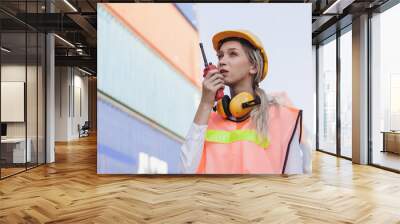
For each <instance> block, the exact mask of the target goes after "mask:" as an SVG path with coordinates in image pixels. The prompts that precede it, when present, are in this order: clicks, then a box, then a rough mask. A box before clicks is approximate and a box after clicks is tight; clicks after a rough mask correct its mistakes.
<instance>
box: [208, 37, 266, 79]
mask: <svg viewBox="0 0 400 224" xmlns="http://www.w3.org/2000/svg"><path fill="white" fill-rule="evenodd" d="M230 37H238V38H242V39H245V40H247V41H248V42H249V43H250V44H251V45H253V47H255V48H256V49H259V50H260V51H261V56H262V57H263V60H264V69H263V73H262V76H261V81H262V80H263V79H264V78H265V77H266V76H267V72H268V58H267V54H266V53H265V50H264V47H263V45H262V43H261V41H260V40H259V39H258V38H257V37H256V36H255V35H254V34H252V33H250V32H249V31H247V30H226V31H222V32H219V33H216V34H214V36H213V38H212V42H213V47H214V50H216V51H218V49H219V47H220V46H219V43H220V41H221V40H223V39H226V38H230Z"/></svg>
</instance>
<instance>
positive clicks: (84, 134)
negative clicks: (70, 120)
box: [78, 121, 90, 138]
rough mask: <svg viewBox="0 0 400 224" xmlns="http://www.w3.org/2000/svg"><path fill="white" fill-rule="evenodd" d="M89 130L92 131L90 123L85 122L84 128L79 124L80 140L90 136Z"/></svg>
mask: <svg viewBox="0 0 400 224" xmlns="http://www.w3.org/2000/svg"><path fill="white" fill-rule="evenodd" d="M89 129H90V125H89V121H85V123H84V124H83V125H82V127H80V125H79V124H78V131H79V138H80V137H87V136H89Z"/></svg>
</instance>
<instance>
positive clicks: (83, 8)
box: [0, 0, 388, 73]
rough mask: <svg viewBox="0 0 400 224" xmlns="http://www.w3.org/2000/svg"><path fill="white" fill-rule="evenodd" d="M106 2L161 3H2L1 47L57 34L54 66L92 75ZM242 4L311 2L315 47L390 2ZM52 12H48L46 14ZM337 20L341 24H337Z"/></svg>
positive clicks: (18, 47)
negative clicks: (98, 6)
mask: <svg viewBox="0 0 400 224" xmlns="http://www.w3.org/2000/svg"><path fill="white" fill-rule="evenodd" d="M105 2H161V1H139V0H136V1H134V0H131V1H117V0H47V5H46V1H45V0H27V1H26V0H23V1H22V0H1V2H0V25H1V30H2V33H3V34H2V46H6V45H7V44H8V46H7V47H8V48H10V47H11V48H13V50H14V54H15V55H18V54H21V55H23V54H24V53H25V52H24V51H25V48H24V46H25V41H27V43H28V45H27V46H28V48H27V50H26V51H27V52H28V54H30V53H31V52H32V53H34V52H35V49H37V48H36V46H39V49H41V48H42V47H43V46H42V44H39V45H38V43H36V42H37V41H36V39H33V40H31V39H32V38H34V35H28V40H25V35H24V34H25V30H28V32H37V31H39V32H54V33H56V34H57V35H58V37H56V38H55V48H56V49H55V53H56V65H60V66H61V65H68V66H80V67H82V68H85V69H87V70H90V71H92V72H93V73H96V64H97V62H96V57H97V34H96V33H97V32H96V30H97V17H96V4H97V3H105ZM179 2H180V3H181V2H185V1H179ZM188 2H190V1H188ZM203 2H207V1H203ZM208 2H212V1H208ZM240 2H269V3H312V21H311V22H312V37H313V44H317V43H319V42H321V41H322V40H324V39H326V38H327V37H329V36H331V35H332V34H334V33H335V32H336V30H337V29H338V28H339V29H340V28H343V27H345V26H347V25H349V24H351V21H352V17H354V16H357V15H359V14H361V13H364V12H366V11H368V10H374V9H375V8H377V7H379V6H380V5H382V4H384V3H386V2H388V0H339V1H335V0H287V1H284V0H267V1H265V0H264V1H260V0H253V1H240ZM335 2H336V3H335ZM50 11H51V12H52V13H49V12H50ZM26 12H27V13H26ZM339 20H340V22H338V21H339ZM35 37H36V36H35ZM63 40H66V41H67V42H68V43H67V42H66V41H63ZM9 57H11V56H9ZM28 57H29V56H28Z"/></svg>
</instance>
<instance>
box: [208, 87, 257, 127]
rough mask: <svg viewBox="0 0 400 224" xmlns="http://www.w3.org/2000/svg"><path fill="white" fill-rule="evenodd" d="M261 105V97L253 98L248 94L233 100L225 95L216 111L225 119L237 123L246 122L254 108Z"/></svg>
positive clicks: (218, 102)
mask: <svg viewBox="0 0 400 224" xmlns="http://www.w3.org/2000/svg"><path fill="white" fill-rule="evenodd" d="M260 103H261V100H260V97H258V96H256V98H254V97H253V95H251V94H250V93H248V92H242V93H239V94H237V95H236V96H235V97H233V99H230V98H229V96H227V95H225V96H224V97H222V99H220V100H218V101H217V105H216V106H215V109H214V111H217V113H218V114H219V115H220V116H221V117H223V118H224V119H228V120H231V121H235V122H240V121H244V120H246V119H247V118H248V117H249V116H248V115H249V113H250V111H251V110H252V107H253V106H255V105H258V104H260Z"/></svg>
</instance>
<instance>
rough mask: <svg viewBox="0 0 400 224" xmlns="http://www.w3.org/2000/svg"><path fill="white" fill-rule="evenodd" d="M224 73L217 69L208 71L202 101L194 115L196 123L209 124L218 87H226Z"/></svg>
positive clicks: (204, 81)
mask: <svg viewBox="0 0 400 224" xmlns="http://www.w3.org/2000/svg"><path fill="white" fill-rule="evenodd" d="M223 78H224V77H223V75H221V74H219V73H218V70H217V69H212V70H210V71H208V73H207V74H206V76H205V78H204V80H203V91H202V94H201V101H200V104H199V107H198V108H197V112H196V115H195V117H194V123H196V124H198V125H205V124H208V119H209V117H210V113H211V109H212V107H213V105H214V101H215V94H216V93H217V90H218V89H221V88H224V80H223Z"/></svg>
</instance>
